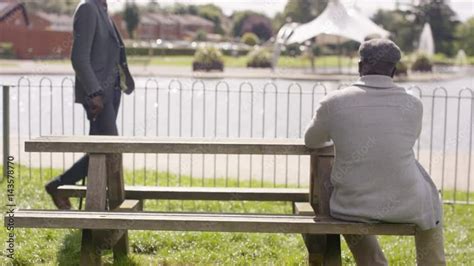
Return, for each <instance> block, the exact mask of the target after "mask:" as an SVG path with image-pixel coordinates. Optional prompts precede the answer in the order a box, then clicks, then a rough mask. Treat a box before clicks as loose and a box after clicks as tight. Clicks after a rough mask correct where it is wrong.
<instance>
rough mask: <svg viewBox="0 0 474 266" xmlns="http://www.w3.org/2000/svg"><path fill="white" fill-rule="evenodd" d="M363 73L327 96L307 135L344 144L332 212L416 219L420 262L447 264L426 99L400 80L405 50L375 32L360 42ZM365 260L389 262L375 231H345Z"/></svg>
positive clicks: (315, 142) (308, 139)
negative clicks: (427, 150)
mask: <svg viewBox="0 0 474 266" xmlns="http://www.w3.org/2000/svg"><path fill="white" fill-rule="evenodd" d="M359 53H360V57H361V58H360V62H359V73H360V76H361V78H360V79H359V80H358V81H357V82H355V83H354V84H353V85H352V86H349V87H347V88H344V89H342V90H339V91H335V92H333V93H331V94H330V95H328V96H326V97H325V98H324V99H323V100H322V101H321V103H320V107H319V108H318V110H317V112H316V115H315V116H314V118H313V120H312V122H311V124H310V125H309V127H308V129H307V131H306V134H305V143H306V145H307V146H309V147H312V148H316V147H318V146H319V145H321V144H324V142H326V141H328V140H330V139H331V140H332V141H333V142H334V145H335V148H336V158H335V163H334V166H333V169H332V172H331V183H332V185H333V186H334V190H333V192H332V195H331V199H330V212H331V216H333V217H334V218H338V219H341V220H348V221H356V222H366V223H377V222H389V223H412V224H416V225H417V230H416V234H415V243H416V253H417V264H418V265H423V266H425V265H426V266H432V265H446V260H445V254H444V244H443V225H442V204H441V201H440V198H439V194H438V190H437V189H436V186H435V184H434V183H433V181H432V180H431V177H430V176H429V175H428V173H426V171H425V170H424V169H423V167H422V166H421V165H420V164H419V163H418V161H417V160H416V158H415V155H414V152H413V146H414V144H415V142H416V140H417V139H418V137H419V136H420V132H421V126H422V117H423V105H422V103H421V101H420V100H419V99H418V98H416V97H415V96H413V95H411V94H410V93H409V92H407V91H406V90H405V89H404V88H403V87H400V86H398V85H397V84H395V83H394V82H393V79H392V78H393V75H394V73H395V69H396V67H395V66H396V64H397V63H398V61H399V60H400V57H401V52H400V49H399V48H398V46H397V45H395V43H393V42H392V41H389V40H385V39H374V40H370V41H367V42H365V43H363V44H362V45H361V46H360V48H359ZM344 238H345V239H346V242H347V244H348V246H349V248H350V249H351V252H352V254H353V256H354V259H355V261H356V262H357V265H388V263H387V260H386V258H385V256H384V254H383V252H382V249H381V248H380V246H379V244H378V242H377V238H376V237H375V236H364V235H344Z"/></svg>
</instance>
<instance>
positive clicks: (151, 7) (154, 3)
mask: <svg viewBox="0 0 474 266" xmlns="http://www.w3.org/2000/svg"><path fill="white" fill-rule="evenodd" d="M143 10H144V11H145V12H159V11H160V10H161V8H160V4H159V3H158V0H151V1H150V2H149V3H148V4H147V5H146V6H145V8H144V9H143Z"/></svg>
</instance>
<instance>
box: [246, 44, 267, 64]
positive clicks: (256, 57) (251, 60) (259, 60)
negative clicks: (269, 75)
mask: <svg viewBox="0 0 474 266" xmlns="http://www.w3.org/2000/svg"><path fill="white" fill-rule="evenodd" d="M247 67H258V68H271V67H272V53H271V51H270V50H269V49H265V48H257V49H255V50H253V51H252V52H250V53H249V57H248V61H247Z"/></svg>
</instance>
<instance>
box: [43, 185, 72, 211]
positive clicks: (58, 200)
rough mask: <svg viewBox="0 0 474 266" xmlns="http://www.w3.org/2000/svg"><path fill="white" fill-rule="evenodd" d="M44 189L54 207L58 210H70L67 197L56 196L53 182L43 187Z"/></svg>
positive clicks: (55, 187) (56, 188) (56, 189)
mask: <svg viewBox="0 0 474 266" xmlns="http://www.w3.org/2000/svg"><path fill="white" fill-rule="evenodd" d="M44 189H45V190H46V192H48V194H49V195H50V196H51V198H52V199H53V202H54V205H56V207H57V208H58V209H60V210H70V209H71V202H70V201H69V198H68V197H61V196H59V195H58V187H57V186H56V185H55V184H54V181H51V182H49V183H48V184H46V185H45V186H44Z"/></svg>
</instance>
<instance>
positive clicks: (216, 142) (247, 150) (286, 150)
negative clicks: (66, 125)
mask: <svg viewBox="0 0 474 266" xmlns="http://www.w3.org/2000/svg"><path fill="white" fill-rule="evenodd" d="M25 151H27V152H86V153H166V154H168V153H169V154H176V153H181V154H279V155H310V154H312V153H320V154H332V148H331V146H327V147H324V148H321V149H317V150H312V149H309V148H307V147H305V146H304V143H303V141H302V140H301V139H293V140H292V139H278V140H267V139H247V140H245V139H182V138H162V137H160V138H155V137H142V138H140V137H133V138H129V137H120V136H50V137H40V138H37V139H35V140H28V141H26V142H25Z"/></svg>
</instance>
